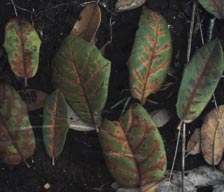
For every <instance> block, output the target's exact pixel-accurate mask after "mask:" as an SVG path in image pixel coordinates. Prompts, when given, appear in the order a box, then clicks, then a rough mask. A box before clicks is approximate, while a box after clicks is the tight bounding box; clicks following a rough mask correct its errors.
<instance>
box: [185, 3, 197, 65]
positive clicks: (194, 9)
mask: <svg viewBox="0 0 224 192" xmlns="http://www.w3.org/2000/svg"><path fill="white" fill-rule="evenodd" d="M196 7H197V1H196V0H194V3H193V8H192V16H191V24H190V33H189V38H188V48H187V62H189V61H190V57H191V43H192V36H193V31H194V21H195V12H196Z"/></svg>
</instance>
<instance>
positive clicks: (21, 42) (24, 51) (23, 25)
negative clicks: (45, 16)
mask: <svg viewBox="0 0 224 192" xmlns="http://www.w3.org/2000/svg"><path fill="white" fill-rule="evenodd" d="M40 44H41V41H40V38H39V36H38V34H37V32H36V31H35V29H34V27H33V26H32V25H31V24H30V23H29V22H28V21H24V20H21V19H18V18H15V19H11V20H9V22H8V23H7V25H6V27H5V41H4V47H5V50H6V52H7V54H8V59H9V63H10V66H11V69H12V71H13V72H14V73H15V75H16V76H17V77H20V78H31V77H33V76H34V75H35V74H36V72H37V69H38V64H39V50H40Z"/></svg>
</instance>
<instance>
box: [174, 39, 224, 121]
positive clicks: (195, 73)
mask: <svg viewBox="0 0 224 192" xmlns="http://www.w3.org/2000/svg"><path fill="white" fill-rule="evenodd" d="M223 69H224V61H223V51H222V46H221V43H220V42H219V40H218V39H215V40H213V41H210V42H209V43H207V44H206V45H205V46H203V47H202V48H200V49H198V50H197V51H196V53H195V54H194V56H193V57H192V59H191V61H190V63H188V64H187V65H186V67H185V70H184V74H183V78H182V81H181V85H180V89H179V93H178V99H177V105H176V107H177V114H178V116H179V118H180V119H181V120H183V121H184V122H185V123H190V122H192V121H193V120H194V119H196V118H197V117H198V116H199V115H200V114H201V112H202V111H203V109H204V108H205V106H206V105H207V103H208V102H209V100H210V98H211V97H212V94H213V93H214V91H215V88H216V86H217V84H218V82H219V79H220V77H221V75H222V73H223Z"/></svg>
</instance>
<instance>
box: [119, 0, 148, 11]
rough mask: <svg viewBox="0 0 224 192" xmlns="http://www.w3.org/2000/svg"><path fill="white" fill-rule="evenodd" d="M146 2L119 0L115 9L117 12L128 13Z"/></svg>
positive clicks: (140, 0)
mask: <svg viewBox="0 0 224 192" xmlns="http://www.w3.org/2000/svg"><path fill="white" fill-rule="evenodd" d="M145 2H146V0H118V1H117V3H116V5H115V9H116V11H117V12H121V11H128V10H131V9H135V8H137V7H140V6H141V5H143V4H144V3H145Z"/></svg>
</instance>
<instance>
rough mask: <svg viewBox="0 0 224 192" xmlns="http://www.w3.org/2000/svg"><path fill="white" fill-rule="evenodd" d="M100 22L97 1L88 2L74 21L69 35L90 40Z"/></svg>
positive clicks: (92, 39)
mask: <svg viewBox="0 0 224 192" xmlns="http://www.w3.org/2000/svg"><path fill="white" fill-rule="evenodd" d="M100 23H101V10H100V7H99V5H98V4H97V3H89V4H87V5H86V6H85V7H84V9H83V10H82V12H81V14H80V16H79V20H78V21H76V23H75V25H74V27H73V29H72V31H71V35H76V36H79V37H80V38H82V39H84V40H86V41H88V42H92V41H94V38H95V35H96V33H97V31H98V29H99V26H100Z"/></svg>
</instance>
